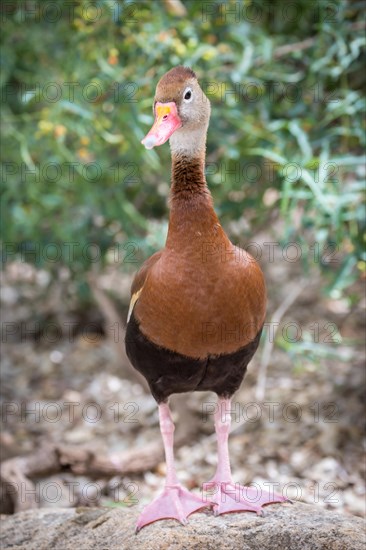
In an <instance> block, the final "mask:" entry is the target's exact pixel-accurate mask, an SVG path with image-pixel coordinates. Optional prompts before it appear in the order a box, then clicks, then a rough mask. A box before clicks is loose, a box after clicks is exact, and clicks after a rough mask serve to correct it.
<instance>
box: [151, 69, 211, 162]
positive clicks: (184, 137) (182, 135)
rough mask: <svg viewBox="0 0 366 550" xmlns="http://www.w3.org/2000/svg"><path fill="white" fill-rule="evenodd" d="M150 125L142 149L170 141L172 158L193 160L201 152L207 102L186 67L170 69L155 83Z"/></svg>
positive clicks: (194, 78)
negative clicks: (181, 156) (152, 119)
mask: <svg viewBox="0 0 366 550" xmlns="http://www.w3.org/2000/svg"><path fill="white" fill-rule="evenodd" d="M153 110H154V116H155V121H154V124H153V126H152V128H151V130H150V131H149V133H148V134H147V135H146V136H145V137H144V139H143V140H142V141H141V143H142V144H143V145H144V146H145V147H146V149H152V148H153V147H156V146H157V145H162V144H163V143H165V142H166V141H168V139H170V147H171V150H172V153H173V154H184V155H187V156H193V155H195V154H197V152H200V151H201V150H202V149H203V150H204V149H205V145H206V133H207V128H208V123H209V119H210V110H211V109H210V102H209V100H208V98H207V97H206V96H205V94H204V93H203V91H202V89H201V88H200V85H199V84H198V81H197V77H196V75H195V73H194V72H193V71H192V70H191V69H189V68H187V67H181V66H179V67H174V69H171V70H170V71H169V72H167V73H166V74H165V75H164V76H163V77H162V78H161V79H160V80H159V82H158V85H157V87H156V92H155V98H154V106H153Z"/></svg>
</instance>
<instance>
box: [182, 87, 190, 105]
mask: <svg viewBox="0 0 366 550" xmlns="http://www.w3.org/2000/svg"><path fill="white" fill-rule="evenodd" d="M183 99H184V101H185V102H186V103H189V102H190V101H192V90H191V88H186V89H185V90H184V94H183Z"/></svg>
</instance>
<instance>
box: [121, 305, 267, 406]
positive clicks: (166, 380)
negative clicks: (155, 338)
mask: <svg viewBox="0 0 366 550" xmlns="http://www.w3.org/2000/svg"><path fill="white" fill-rule="evenodd" d="M261 332H262V328H261V329H260V331H259V332H258V334H257V336H256V337H255V338H254V340H252V341H251V342H250V343H249V344H247V345H246V346H244V347H242V348H240V349H239V350H238V351H235V352H234V353H229V354H225V355H212V356H209V357H208V358H207V359H192V357H187V356H185V355H181V354H180V353H176V352H174V351H170V350H168V349H166V348H162V347H160V346H157V345H156V344H154V343H152V342H150V340H148V338H146V336H144V334H142V332H141V330H140V327H139V324H138V322H137V321H136V319H135V317H134V315H133V313H132V315H131V318H130V320H129V322H128V324H127V329H126V338H125V344H126V353H127V355H128V358H129V359H130V361H131V363H132V365H133V366H134V367H135V369H136V370H138V371H139V372H141V374H143V376H144V377H145V378H146V380H147V382H148V384H149V386H150V390H151V393H152V395H153V396H154V398H155V399H156V401H157V402H158V403H160V402H162V401H166V400H167V399H168V397H169V395H171V394H173V393H184V392H190V391H213V392H216V393H217V395H219V396H220V397H231V396H232V395H233V393H235V392H236V390H237V389H238V388H239V386H240V384H241V382H242V380H243V378H244V375H245V372H246V370H247V365H248V363H249V361H250V360H251V358H252V357H253V355H254V353H255V352H256V350H257V348H258V344H259V339H260V336H261Z"/></svg>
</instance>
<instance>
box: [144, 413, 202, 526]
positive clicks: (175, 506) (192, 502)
mask: <svg viewBox="0 0 366 550" xmlns="http://www.w3.org/2000/svg"><path fill="white" fill-rule="evenodd" d="M159 420H160V431H161V435H162V438H163V443H164V450H165V459H166V468H167V473H166V481H165V488H164V491H163V492H162V494H161V495H159V496H158V497H157V498H156V499H155V500H154V501H153V502H151V503H150V504H148V505H147V506H146V508H144V510H143V511H142V513H141V515H140V517H139V519H138V522H137V526H136V532H138V531H139V530H140V529H142V527H144V526H145V525H148V524H149V523H153V522H154V521H158V520H160V519H170V518H171V519H176V520H178V521H180V523H182V524H183V525H185V524H186V523H187V517H188V516H189V515H190V514H192V513H193V512H196V511H197V510H200V509H201V508H205V507H206V506H211V505H212V503H211V502H210V501H208V500H203V499H202V498H200V497H199V496H196V495H194V494H192V493H190V492H189V491H187V490H186V489H184V487H182V485H181V484H180V483H179V481H178V478H177V474H176V470H175V466H174V453H173V443H174V423H173V420H172V417H171V414H170V410H169V406H168V404H167V403H161V404H160V405H159Z"/></svg>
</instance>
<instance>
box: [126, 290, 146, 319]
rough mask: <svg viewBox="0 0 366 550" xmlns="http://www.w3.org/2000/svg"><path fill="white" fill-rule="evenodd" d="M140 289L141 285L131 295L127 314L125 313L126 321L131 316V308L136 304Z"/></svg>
mask: <svg viewBox="0 0 366 550" xmlns="http://www.w3.org/2000/svg"><path fill="white" fill-rule="evenodd" d="M142 289H143V287H141V288H140V290H138V291H137V292H135V293H134V294H132V296H131V301H130V307H129V308H128V314H127V323H128V321H129V320H130V317H131V315H132V312H133V308H134V307H135V304H136V302H137V300H138V299H139V296H140V294H141V291H142Z"/></svg>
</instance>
